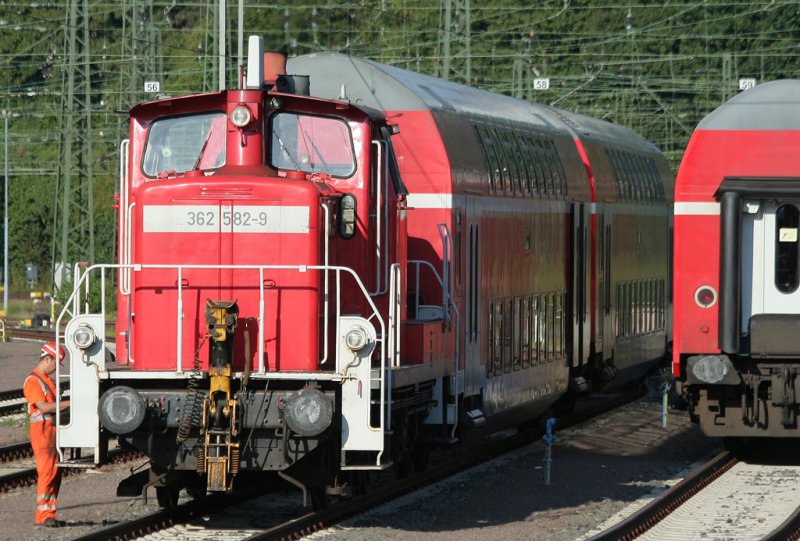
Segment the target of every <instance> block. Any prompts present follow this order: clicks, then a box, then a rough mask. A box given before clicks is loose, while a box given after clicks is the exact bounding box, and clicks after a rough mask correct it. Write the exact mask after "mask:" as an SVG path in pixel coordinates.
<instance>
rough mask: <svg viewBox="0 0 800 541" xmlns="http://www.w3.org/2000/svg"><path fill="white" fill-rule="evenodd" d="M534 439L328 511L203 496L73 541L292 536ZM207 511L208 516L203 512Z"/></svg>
mask: <svg viewBox="0 0 800 541" xmlns="http://www.w3.org/2000/svg"><path fill="white" fill-rule="evenodd" d="M642 392H643V391H642V390H641V389H637V390H635V391H630V392H627V393H622V394H619V395H616V396H613V397H611V398H608V399H607V400H603V401H599V400H598V401H595V402H593V403H591V404H590V405H588V406H587V407H584V408H582V409H580V410H578V411H576V412H575V413H573V414H570V415H566V416H564V417H561V418H559V420H558V426H559V429H564V428H567V427H569V426H574V425H576V424H579V423H581V422H584V421H586V420H588V419H591V418H592V417H595V416H598V415H600V414H602V413H605V412H607V411H609V410H611V409H614V408H617V407H620V406H622V405H623V404H626V403H628V402H631V401H633V400H635V399H636V398H638V397H640V396H641V395H642ZM533 439H534V433H533V431H525V432H518V433H516V434H514V435H512V436H508V437H506V438H502V439H496V440H492V441H491V442H489V443H486V444H484V445H481V446H480V447H478V448H475V449H470V450H468V451H462V452H461V453H458V454H455V456H453V455H452V454H448V457H447V459H446V460H442V461H441V463H439V464H437V465H436V466H435V467H430V468H428V469H426V470H425V471H423V472H420V473H417V474H415V475H413V476H411V477H408V478H406V479H402V480H399V481H395V480H391V481H390V480H389V479H388V478H387V479H386V481H385V482H381V483H380V484H379V485H378V486H377V487H375V488H373V489H371V490H369V491H368V492H367V494H365V495H363V496H358V497H355V498H352V499H345V500H341V501H339V502H337V503H336V504H334V505H331V506H330V507H329V508H328V509H324V510H321V511H316V512H312V513H307V514H305V515H302V516H297V515H296V507H292V509H293V511H292V512H291V513H290V512H287V511H282V510H281V501H282V498H280V497H276V496H275V495H268V496H265V495H263V494H260V495H258V496H250V497H249V498H248V497H247V496H246V495H241V496H237V497H234V498H227V497H220V498H214V499H211V498H206V499H204V500H200V501H190V502H187V503H185V504H183V505H182V506H179V507H178V508H177V509H175V510H173V511H169V510H162V511H159V512H157V513H154V514H151V515H147V516H144V517H140V518H137V519H135V520H132V521H130V522H122V523H119V524H115V525H112V526H110V527H108V528H106V529H103V530H99V531H95V532H92V533H90V534H87V535H84V536H82V537H78V538H76V539H78V540H81V541H98V540H105V539H111V540H118V539H134V538H137V537H140V536H144V535H147V534H150V533H153V532H156V531H158V532H159V534H158V538H159V539H163V540H168V539H176V540H178V539H189V538H192V539H195V538H196V539H220V538H225V539H226V540H231V541H232V540H234V539H241V540H245V539H246V540H247V541H256V540H259V541H260V540H272V539H297V538H300V537H303V536H305V535H309V534H311V533H313V532H315V531H317V530H320V529H323V528H327V527H329V526H332V525H334V524H336V523H338V522H340V521H342V520H344V519H346V518H348V517H351V516H354V515H357V514H359V513H362V512H364V511H366V510H368V509H371V508H373V507H376V506H377V505H380V504H382V503H385V502H387V501H390V500H393V499H396V498H398V497H400V496H402V495H404V494H406V493H409V492H412V491H414V490H417V489H419V488H422V487H425V486H428V485H430V484H432V483H435V482H437V481H439V480H442V479H444V478H446V477H449V476H452V475H455V474H456V473H458V472H461V471H464V470H466V469H468V468H471V467H473V466H475V465H477V464H480V463H483V462H486V461H488V460H490V459H492V458H495V457H497V456H500V455H503V454H505V453H509V452H511V451H513V450H515V449H519V448H521V447H524V446H526V445H528V444H530V443H531V441H533ZM294 490H295V492H294V493H290V496H288V497H287V498H289V499H290V500H292V501H295V502H296V498H297V495H296V489H294ZM283 499H285V498H283ZM208 514H211V516H210V517H209V516H207V515H208ZM201 515H202V516H203V521H202V524H199V523H198V522H197V521H195V522H192V525H191V528H190V529H191V536H189V534H187V526H186V524H187V523H188V522H189V521H191V520H192V519H193V518H195V517H199V516H201ZM253 517H263V520H271V521H272V523H270V524H259V525H258V526H253ZM242 524H245V526H242Z"/></svg>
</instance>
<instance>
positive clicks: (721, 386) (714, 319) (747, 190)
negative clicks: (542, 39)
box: [672, 80, 800, 438]
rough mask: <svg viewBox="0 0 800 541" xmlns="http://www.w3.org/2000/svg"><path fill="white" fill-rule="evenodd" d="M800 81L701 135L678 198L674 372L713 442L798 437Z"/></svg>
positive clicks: (732, 107) (739, 101) (746, 97)
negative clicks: (799, 144) (799, 153)
mask: <svg viewBox="0 0 800 541" xmlns="http://www.w3.org/2000/svg"><path fill="white" fill-rule="evenodd" d="M799 106H800V81H794V80H784V81H774V82H771V83H766V84H763V85H759V86H757V87H755V88H753V89H751V90H747V91H745V92H742V93H741V94H739V95H737V96H736V97H734V98H733V99H731V100H730V101H728V102H727V103H725V104H723V105H722V106H720V107H719V108H718V109H716V110H715V111H713V112H712V113H711V114H710V115H708V116H707V117H706V118H705V119H704V120H703V121H702V122H700V124H699V125H698V126H697V128H696V129H695V131H694V134H693V135H692V138H691V140H690V141H689V145H688V147H687V149H686V153H685V155H684V157H683V162H682V163H681V166H680V169H679V172H678V177H677V181H676V187H675V329H674V330H675V343H674V353H673V361H672V363H673V373H674V375H675V377H676V379H677V381H678V385H679V386H680V390H681V393H682V395H683V396H684V397H685V398H686V399H687V400H688V403H689V407H690V412H691V414H692V418H693V420H694V421H695V422H697V423H699V424H700V427H701V428H702V430H703V431H704V432H705V433H706V434H708V435H710V436H723V437H734V438H738V437H748V436H753V437H796V436H797V435H798V424H797V414H798V398H799V397H798V395H797V391H796V389H797V388H798V386H799V385H800V381H798V377H800V376H798V374H800V364H798V361H800V334H799V333H798V329H800V310H798V304H797V303H798V300H800V291H798V276H800V267H798V262H799V261H800V258H798V250H800V244H798V243H799V242H800V239H798V227H800V175H798V171H800V156H798V153H797V152H796V150H795V149H796V148H797V145H798V142H800V116H798V111H799V110H800V107H799Z"/></svg>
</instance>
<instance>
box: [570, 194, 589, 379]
mask: <svg viewBox="0 0 800 541" xmlns="http://www.w3.org/2000/svg"><path fill="white" fill-rule="evenodd" d="M588 244H589V212H588V208H587V205H586V204H584V203H575V206H574V207H573V215H572V246H573V249H572V276H573V279H572V291H574V295H573V300H572V310H573V318H572V320H573V324H572V325H573V333H572V335H573V336H572V355H571V362H572V366H573V367H578V366H580V365H581V364H583V363H584V362H585V360H586V359H587V358H588V356H589V347H588V346H589V330H590V325H589V302H588V301H589V288H590V284H589V272H588V268H589V266H590V265H589V246H588Z"/></svg>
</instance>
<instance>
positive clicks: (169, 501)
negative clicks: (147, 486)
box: [156, 487, 181, 509]
mask: <svg viewBox="0 0 800 541" xmlns="http://www.w3.org/2000/svg"><path fill="white" fill-rule="evenodd" d="M180 491H181V489H179V488H175V487H156V500H157V501H158V505H159V507H163V508H164V509H175V508H176V507H178V494H179V493H180Z"/></svg>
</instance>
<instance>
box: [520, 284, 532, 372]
mask: <svg viewBox="0 0 800 541" xmlns="http://www.w3.org/2000/svg"><path fill="white" fill-rule="evenodd" d="M520 310H521V311H522V316H521V318H522V323H521V330H520V341H521V342H522V344H521V350H522V352H521V353H522V368H527V367H528V366H529V365H530V360H531V297H530V295H526V296H524V297H522V306H521V307H520Z"/></svg>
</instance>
